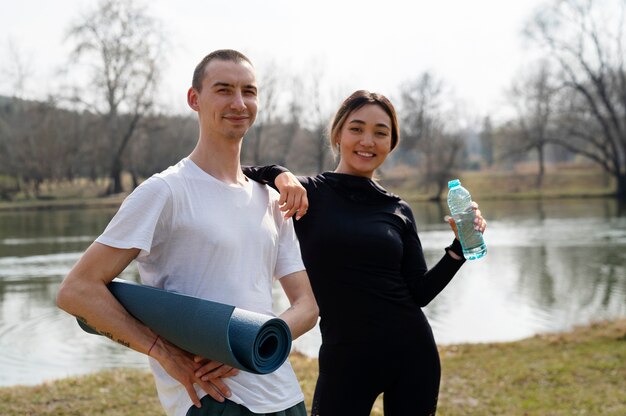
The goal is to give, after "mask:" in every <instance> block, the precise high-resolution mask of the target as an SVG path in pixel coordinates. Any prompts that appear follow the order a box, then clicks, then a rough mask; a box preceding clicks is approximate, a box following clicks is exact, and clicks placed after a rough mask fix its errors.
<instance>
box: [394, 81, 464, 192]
mask: <svg viewBox="0 0 626 416" xmlns="http://www.w3.org/2000/svg"><path fill="white" fill-rule="evenodd" d="M402 91H403V92H402V96H401V101H400V106H401V107H400V108H401V112H400V114H401V115H400V125H401V130H402V132H401V137H402V139H401V140H400V144H399V149H398V150H399V152H398V153H399V155H398V157H399V158H400V160H399V161H400V162H404V163H408V164H410V165H415V166H417V167H418V169H419V172H420V177H421V185H422V186H423V187H424V189H426V190H429V189H430V188H431V187H433V186H434V188H435V193H434V195H433V196H432V198H431V199H433V200H438V199H440V198H441V195H442V194H443V191H444V190H445V189H446V186H447V182H448V180H449V179H450V178H451V177H452V176H453V173H454V171H455V170H456V169H457V167H458V165H459V156H460V155H461V154H462V150H463V147H464V146H463V137H464V136H463V134H462V132H461V129H459V128H458V126H451V125H450V124H449V123H447V122H446V120H457V119H458V118H459V117H458V114H454V113H455V110H449V111H448V112H449V113H451V114H446V113H445V112H444V109H443V103H442V102H443V92H444V84H443V82H442V81H441V80H439V79H437V78H436V77H434V76H433V75H432V74H431V73H429V72H424V73H423V74H422V75H420V76H419V77H417V78H416V79H415V80H414V81H411V82H408V83H406V84H405V85H404V87H403V88H402ZM453 101H454V100H450V102H453Z"/></svg>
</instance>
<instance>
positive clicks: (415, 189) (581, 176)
mask: <svg viewBox="0 0 626 416" xmlns="http://www.w3.org/2000/svg"><path fill="white" fill-rule="evenodd" d="M458 177H459V179H460V180H461V182H462V183H463V186H465V187H466V188H467V189H469V190H470V191H471V193H472V197H474V199H476V200H480V201H485V200H490V199H538V198H572V197H577V198H585V197H609V196H611V197H612V196H614V194H615V185H614V184H613V180H612V179H611V178H608V177H607V176H606V175H605V174H604V173H603V172H602V171H600V170H598V169H597V168H593V167H584V166H573V167H572V166H561V167H560V168H558V169H557V168H554V167H553V168H551V169H549V170H548V171H547V172H546V174H545V177H544V180H543V184H542V186H541V188H539V189H538V188H537V186H536V181H537V174H536V172H535V171H534V170H533V169H530V168H524V167H519V168H517V169H515V170H511V171H465V172H461V173H460V174H459V176H458ZM451 179H452V178H451ZM381 182H382V184H383V185H384V186H388V188H389V189H390V190H392V191H393V192H395V193H397V194H398V195H401V196H402V197H403V198H404V199H406V200H410V201H422V200H427V199H430V198H431V197H432V196H433V194H434V192H435V190H434V187H433V186H431V189H424V187H423V186H422V185H421V184H420V177H419V175H418V174H416V173H415V172H414V171H410V170H406V169H397V170H395V171H392V172H389V173H388V175H387V176H386V177H385V178H383V179H382V180H381ZM445 194H447V189H445V190H444V195H442V197H444V198H445Z"/></svg>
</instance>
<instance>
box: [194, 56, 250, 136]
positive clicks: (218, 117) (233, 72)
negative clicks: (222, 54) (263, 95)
mask: <svg viewBox="0 0 626 416" xmlns="http://www.w3.org/2000/svg"><path fill="white" fill-rule="evenodd" d="M204 74H205V75H204V80H203V81H202V91H200V92H198V91H196V90H194V89H193V88H192V89H191V90H190V92H189V95H188V99H189V105H190V106H191V108H193V109H194V110H195V111H197V112H198V115H199V117H200V124H201V126H202V129H203V132H206V133H209V134H211V135H216V134H217V135H222V136H225V137H228V138H230V139H241V138H242V137H243V136H244V135H245V134H246V132H247V131H248V129H249V128H250V127H251V126H252V124H253V123H254V120H255V119H256V113H257V107H258V100H257V84H256V76H255V73H254V69H253V68H252V66H250V64H248V63H247V62H233V61H222V60H213V61H211V62H209V64H208V65H207V67H206V68H205V71H204Z"/></svg>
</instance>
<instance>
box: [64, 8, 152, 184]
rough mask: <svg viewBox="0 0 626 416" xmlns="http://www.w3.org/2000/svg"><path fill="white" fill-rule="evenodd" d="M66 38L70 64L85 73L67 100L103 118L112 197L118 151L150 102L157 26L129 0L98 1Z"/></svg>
mask: <svg viewBox="0 0 626 416" xmlns="http://www.w3.org/2000/svg"><path fill="white" fill-rule="evenodd" d="M68 37H69V38H70V39H71V40H73V41H74V42H75V46H74V48H73V53H72V62H73V63H74V64H78V65H80V64H81V63H86V64H87V66H88V67H89V68H90V70H91V73H90V77H89V81H88V82H87V83H86V85H82V86H78V87H77V89H76V91H77V93H76V94H75V96H74V97H73V99H74V100H75V102H77V103H81V104H83V105H84V107H85V108H87V109H89V111H91V112H94V113H96V114H98V115H99V116H100V117H101V118H102V120H103V124H104V129H105V130H104V132H105V136H106V141H107V144H108V146H109V149H110V150H109V155H108V156H109V157H108V170H109V176H110V178H111V184H110V188H109V191H108V192H109V193H118V192H121V191H122V181H121V173H122V170H123V156H124V152H125V151H126V149H127V146H128V144H129V142H130V140H131V139H132V137H133V135H134V133H135V130H136V129H137V127H138V125H139V122H140V120H141V119H142V117H144V116H146V115H147V114H149V112H150V110H151V108H152V106H153V104H154V92H155V91H154V90H155V87H156V84H157V81H158V78H159V69H160V65H162V61H163V60H162V58H161V57H160V56H159V54H160V47H161V45H162V43H163V39H162V36H161V32H160V26H159V22H158V21H157V20H155V19H154V18H153V17H151V16H150V15H149V14H148V12H147V11H146V9H144V8H142V7H140V6H138V5H136V4H135V3H134V2H133V1H132V0H102V1H100V2H99V3H98V5H97V6H96V7H95V8H94V9H93V10H91V11H90V12H88V13H86V14H84V15H83V16H82V17H81V18H80V20H79V21H78V22H77V23H75V24H74V25H73V26H71V27H70V30H69V35H68ZM90 92H93V94H91V93H90Z"/></svg>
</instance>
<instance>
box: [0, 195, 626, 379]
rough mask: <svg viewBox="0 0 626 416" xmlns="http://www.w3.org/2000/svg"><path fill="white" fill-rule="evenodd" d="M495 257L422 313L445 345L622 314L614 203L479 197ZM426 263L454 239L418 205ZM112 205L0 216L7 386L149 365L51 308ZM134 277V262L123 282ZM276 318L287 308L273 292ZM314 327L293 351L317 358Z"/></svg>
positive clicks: (624, 225)
mask: <svg viewBox="0 0 626 416" xmlns="http://www.w3.org/2000/svg"><path fill="white" fill-rule="evenodd" d="M479 202H480V206H481V211H482V212H483V215H484V216H485V218H486V219H487V221H488V223H489V226H488V229H487V231H486V233H485V240H486V242H487V244H488V245H489V251H490V254H489V256H486V257H484V258H482V259H480V261H473V262H467V263H465V265H464V266H463V268H462V269H461V271H460V272H459V273H458V274H457V276H456V277H455V278H454V279H453V280H452V282H451V283H450V284H449V285H448V287H447V288H446V289H445V290H444V291H443V292H442V293H441V294H440V295H439V296H438V297H437V298H436V299H435V300H434V301H433V302H431V304H430V305H428V306H427V307H426V308H425V312H426V314H427V316H428V318H429V320H430V322H431V325H432V327H433V331H434V334H435V337H436V339H437V342H438V343H440V344H450V343H461V342H488V341H510V340H516V339H520V338H524V337H528V336H531V335H533V334H536V333H541V332H552V331H562V330H567V329H570V328H572V326H574V325H577V324H585V323H589V322H592V321H596V320H602V319H611V318H616V317H626V212H625V211H623V210H622V207H620V206H619V205H618V204H617V202H616V201H612V200H601V199H597V200H581V201H544V202H541V201H523V202H520V201H514V202H507V201H497V202H490V201H479ZM413 210H414V213H415V217H416V221H417V224H418V233H419V236H420V240H421V242H422V245H423V247H424V252H425V255H426V258H427V261H428V264H429V265H433V264H435V262H436V261H437V260H438V259H439V258H440V257H441V255H442V254H443V247H445V246H447V245H448V244H450V242H451V241H452V232H451V231H450V229H449V226H448V225H447V224H446V223H445V222H444V221H443V217H444V216H445V215H446V214H448V209H447V207H445V206H443V205H438V204H432V203H429V204H413ZM113 214H114V210H63V211H33V212H23V213H17V212H4V213H2V212H0V385H5V386H6V385H15V384H37V383H41V382H43V381H45V380H51V379H56V378H61V377H65V376H68V375H76V374H83V373H89V372H93V371H96V370H99V369H102V368H112V367H135V368H147V362H146V358H145V356H143V355H141V354H139V353H136V352H134V351H132V350H128V349H126V348H124V347H122V346H120V345H118V344H116V343H113V342H111V341H109V340H108V339H105V338H104V337H100V336H94V335H88V334H86V333H85V332H83V331H82V330H81V329H80V328H79V327H78V325H77V324H76V321H75V319H74V318H73V317H71V316H69V315H67V314H66V313H64V312H62V311H60V310H59V309H57V308H56V306H55V304H54V299H55V296H56V292H57V290H58V287H59V284H60V282H61V280H62V278H63V276H64V275H65V274H66V273H67V271H68V270H69V269H70V268H71V267H72V265H73V264H74V262H75V261H76V260H77V259H78V258H79V256H80V254H81V253H82V251H83V250H84V249H85V248H86V247H87V246H88V245H89V244H90V243H91V241H93V239H94V238H95V237H96V236H97V235H98V233H99V232H100V231H101V230H102V229H103V228H104V227H105V226H106V224H107V223H108V221H109V219H110V218H111V217H112V216H113ZM122 277H123V278H126V279H131V280H136V279H137V273H136V269H135V267H133V266H131V267H130V268H129V269H128V270H126V271H125V272H124V275H123V276H122ZM274 300H275V306H276V311H277V312H279V311H281V310H284V309H285V308H286V307H287V305H288V301H287V300H286V298H285V297H284V296H283V295H282V292H281V290H280V287H279V286H277V287H276V288H275V292H274ZM319 343H320V339H319V329H318V328H317V327H316V328H315V329H313V330H312V331H310V332H309V333H307V334H305V335H304V336H302V337H300V338H299V339H297V340H296V341H295V342H294V348H295V349H298V350H299V351H301V352H303V353H305V354H308V355H311V356H316V355H317V350H318V348H319Z"/></svg>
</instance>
